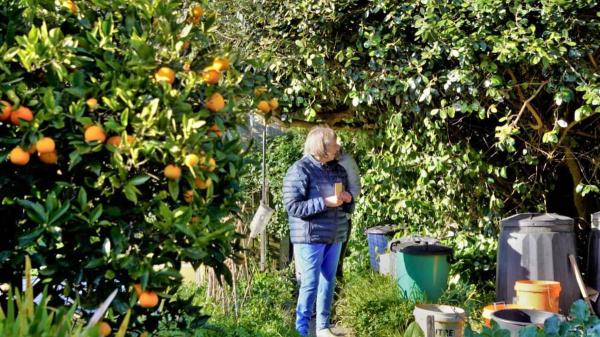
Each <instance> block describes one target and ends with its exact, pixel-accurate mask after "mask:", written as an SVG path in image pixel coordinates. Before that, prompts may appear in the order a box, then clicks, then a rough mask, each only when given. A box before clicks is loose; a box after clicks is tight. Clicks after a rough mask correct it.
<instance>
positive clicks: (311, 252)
mask: <svg viewBox="0 0 600 337" xmlns="http://www.w3.org/2000/svg"><path fill="white" fill-rule="evenodd" d="M341 248H342V243H341V242H336V243H332V244H324V243H302V244H294V258H295V259H298V265H299V267H300V277H301V281H300V293H299V294H298V305H297V306H296V330H297V331H298V333H300V335H302V336H308V324H309V322H310V318H311V316H312V312H313V308H314V307H315V300H316V302H317V330H320V329H326V328H328V327H329V316H330V314H331V302H332V300H333V291H334V289H335V272H336V269H337V264H338V260H339V258H340V251H341Z"/></svg>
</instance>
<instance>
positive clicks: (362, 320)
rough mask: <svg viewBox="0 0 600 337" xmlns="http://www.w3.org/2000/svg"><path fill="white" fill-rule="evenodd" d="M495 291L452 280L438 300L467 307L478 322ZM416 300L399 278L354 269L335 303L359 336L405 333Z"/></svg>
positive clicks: (342, 318)
mask: <svg viewBox="0 0 600 337" xmlns="http://www.w3.org/2000/svg"><path fill="white" fill-rule="evenodd" d="M493 297H494V293H493V292H491V291H485V290H484V289H482V288H481V287H480V286H478V285H475V284H466V283H464V282H457V283H453V284H450V285H449V287H448V289H447V290H446V292H444V294H443V295H442V297H441V298H440V299H439V300H438V303H440V304H446V305H453V306H457V307H460V308H462V309H464V310H465V312H466V314H467V316H468V317H469V321H470V322H473V323H474V325H475V326H478V325H479V324H480V323H479V322H480V321H481V309H482V308H483V306H484V305H486V304H488V303H490V302H492V301H493ZM415 303H416V302H415V301H414V300H409V299H407V298H405V297H404V296H403V295H402V293H401V292H400V290H399V288H398V285H397V283H396V280H393V279H392V278H390V277H387V276H382V275H380V274H375V273H371V272H367V273H353V274H350V275H349V277H347V278H346V282H345V284H344V287H343V289H342V292H341V294H340V299H339V300H338V302H337V304H336V305H335V310H336V313H335V319H336V320H337V321H339V323H341V324H342V325H343V326H345V327H349V328H352V329H353V330H354V331H355V333H356V335H357V336H373V337H387V336H389V337H392V336H393V337H398V336H403V335H404V332H405V330H406V329H407V328H408V326H409V324H410V323H411V322H412V321H414V316H413V310H414V305H415Z"/></svg>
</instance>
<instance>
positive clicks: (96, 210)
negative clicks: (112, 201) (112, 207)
mask: <svg viewBox="0 0 600 337" xmlns="http://www.w3.org/2000/svg"><path fill="white" fill-rule="evenodd" d="M102 211H103V207H102V204H99V205H98V206H96V207H95V208H94V210H93V211H92V213H91V214H90V223H95V222H97V221H98V219H100V216H101V215H102Z"/></svg>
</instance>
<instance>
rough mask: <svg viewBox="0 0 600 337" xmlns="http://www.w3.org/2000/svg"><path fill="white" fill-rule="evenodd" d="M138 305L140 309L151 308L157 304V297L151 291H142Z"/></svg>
mask: <svg viewBox="0 0 600 337" xmlns="http://www.w3.org/2000/svg"><path fill="white" fill-rule="evenodd" d="M138 304H139V305H140V307H142V308H153V307H155V306H156V305H157V304H158V295H157V294H156V293H155V292H153V291H144V292H142V293H141V294H140V297H139V299H138Z"/></svg>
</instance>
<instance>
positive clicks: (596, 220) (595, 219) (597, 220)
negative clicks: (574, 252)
mask: <svg viewBox="0 0 600 337" xmlns="http://www.w3.org/2000/svg"><path fill="white" fill-rule="evenodd" d="M592 228H593V229H598V230H600V212H596V213H593V214H592Z"/></svg>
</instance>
